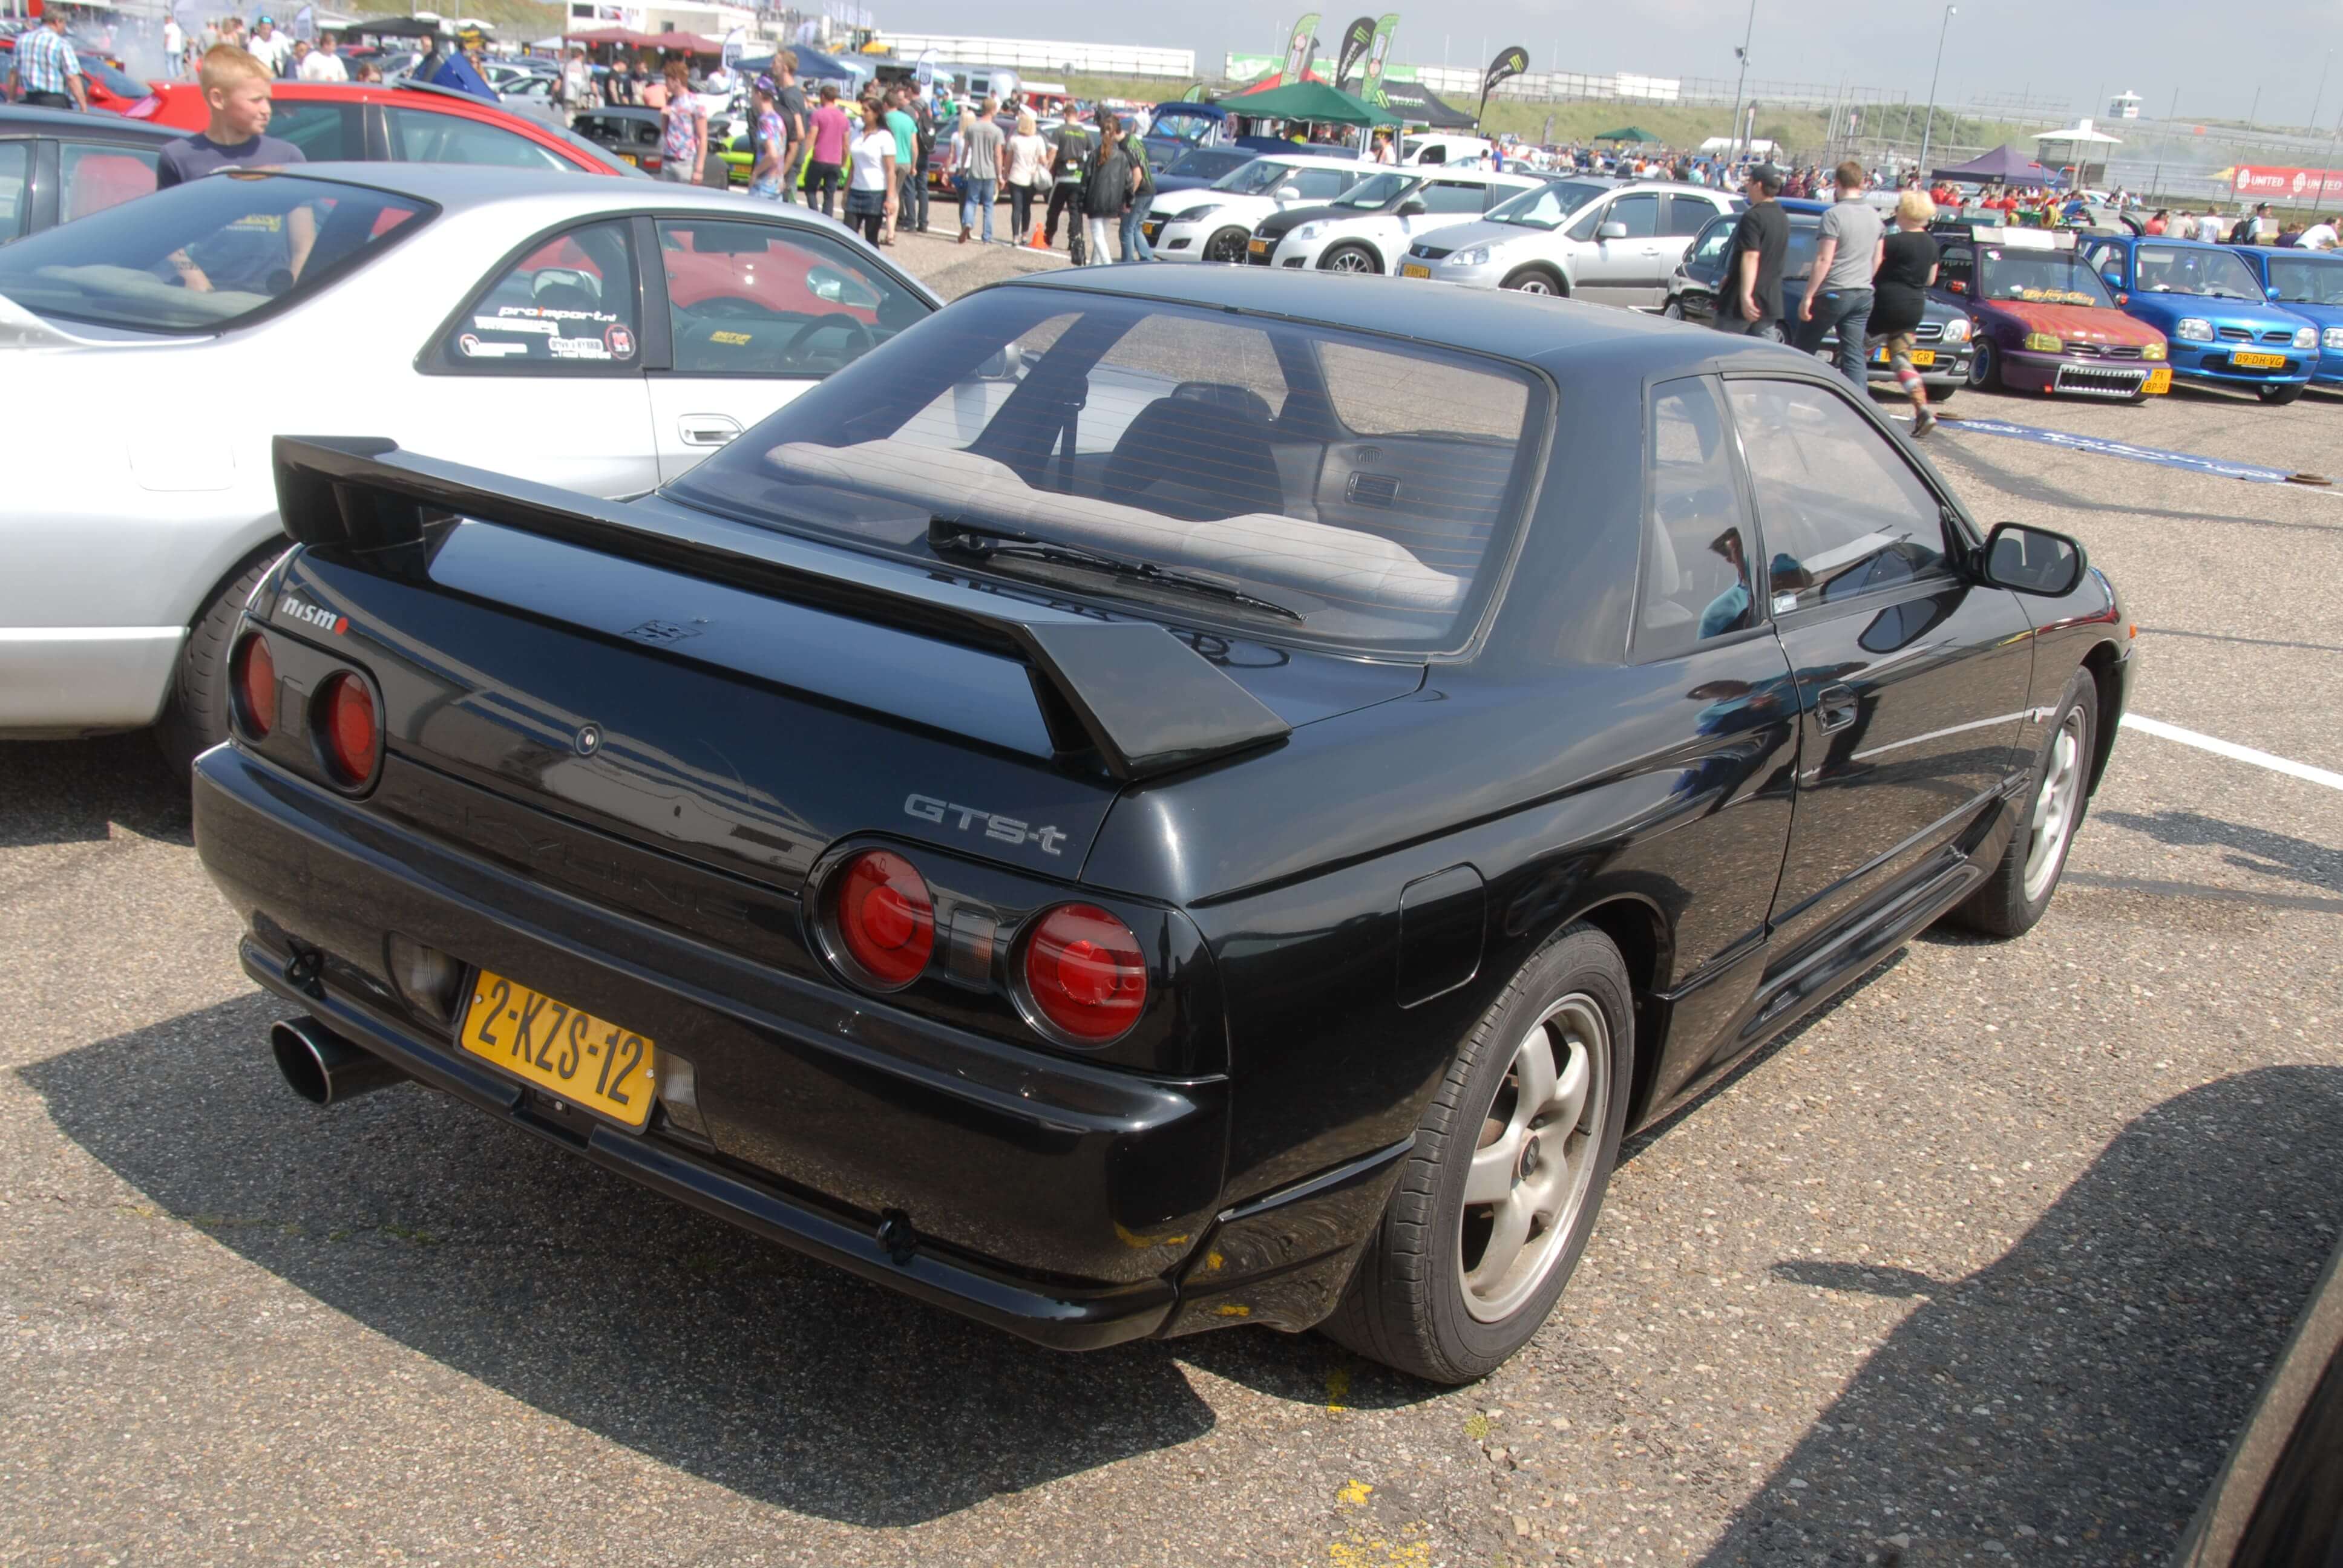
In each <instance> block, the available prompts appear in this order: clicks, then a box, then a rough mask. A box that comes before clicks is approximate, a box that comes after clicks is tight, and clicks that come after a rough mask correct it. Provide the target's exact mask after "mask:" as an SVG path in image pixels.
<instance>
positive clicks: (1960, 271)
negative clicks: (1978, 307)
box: [1936, 245, 1976, 294]
mask: <svg viewBox="0 0 2343 1568" xmlns="http://www.w3.org/2000/svg"><path fill="white" fill-rule="evenodd" d="M1936 282H1937V283H1938V284H1939V285H1940V286H1945V287H1948V288H1949V287H1951V286H1952V285H1954V284H1956V283H1957V284H1959V285H1960V286H1959V287H1958V288H1955V289H1953V292H1954V293H1955V294H1969V293H1973V292H1974V291H1975V286H1976V248H1975V247H1974V246H1966V245H1947V246H1943V247H1941V248H1940V249H1939V250H1938V251H1937V252H1936Z"/></svg>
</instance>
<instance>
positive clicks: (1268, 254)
mask: <svg viewBox="0 0 2343 1568" xmlns="http://www.w3.org/2000/svg"><path fill="white" fill-rule="evenodd" d="M1543 183H1544V182H1543V181H1542V180H1541V179H1540V178H1539V177H1538V176H1535V175H1501V174H1493V173H1491V172H1490V171H1489V170H1487V169H1450V168H1437V167H1425V168H1420V169H1406V170H1397V169H1386V170H1384V171H1383V172H1382V173H1380V174H1373V175H1369V176H1367V177H1366V178H1364V179H1363V180H1361V181H1360V182H1359V183H1358V184H1356V185H1354V186H1352V187H1351V188H1350V189H1349V190H1346V191H1344V192H1343V193H1342V195H1341V196H1336V197H1335V198H1334V199H1333V201H1332V202H1331V203H1328V204H1326V205H1324V206H1290V207H1285V208H1283V209H1282V210H1280V211H1277V212H1273V213H1272V214H1270V215H1269V216H1267V217H1265V218H1263V219H1262V220H1261V222H1259V223H1258V224H1255V225H1254V226H1253V231H1252V239H1251V240H1249V241H1248V242H1247V247H1246V256H1247V259H1248V260H1250V261H1252V263H1253V264H1254V265H1255V266H1283V267H1298V268H1301V269H1302V270H1304V271H1321V272H1390V271H1391V270H1392V269H1393V267H1394V266H1397V265H1398V263H1399V258H1400V257H1401V256H1403V254H1405V252H1406V250H1407V247H1408V244H1409V242H1410V241H1411V240H1412V239H1413V237H1414V236H1417V235H1420V234H1426V233H1430V232H1431V231H1433V230H1434V229H1443V228H1450V227H1453V226H1455V224H1456V222H1457V220H1458V219H1459V218H1461V217H1464V216H1474V217H1477V216H1480V215H1481V214H1482V213H1483V212H1486V211H1487V210H1488V209H1489V208H1490V207H1491V206H1493V205H1495V204H1497V203H1500V202H1504V201H1507V200H1510V199H1511V198H1513V197H1514V196H1519V195H1521V194H1522V193H1523V191H1526V190H1530V189H1533V188H1534V187H1535V186H1539V185H1541V184H1543Z"/></svg>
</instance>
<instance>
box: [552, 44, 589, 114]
mask: <svg viewBox="0 0 2343 1568" xmlns="http://www.w3.org/2000/svg"><path fill="white" fill-rule="evenodd" d="M553 101H554V105H555V106H556V107H557V108H558V109H559V110H560V111H561V123H562V124H563V125H565V126H575V125H576V124H577V123H578V116H579V115H581V114H584V113H586V112H588V110H590V109H592V108H593V107H594V67H593V66H591V65H588V64H587V63H586V51H585V49H584V48H583V47H582V46H580V45H570V49H569V58H568V60H567V61H565V62H563V64H562V66H561V72H560V75H557V76H555V77H554V78H553Z"/></svg>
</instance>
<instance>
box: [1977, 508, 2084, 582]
mask: <svg viewBox="0 0 2343 1568" xmlns="http://www.w3.org/2000/svg"><path fill="white" fill-rule="evenodd" d="M2090 564H2091V562H2090V558H2089V557H2088V556H2087V555H2085V554H2084V553H2083V541H2082V540H2080V539H2077V538H2071V537H2069V536H2067V535H2066V534H2054V533H2052V532H2051V531H2050V530H2049V529H2047V528H2028V527H2026V525H2025V524H2024V523H1996V524H1995V525H1994V529H1993V532H1992V533H1990V534H1987V535H1986V541H1985V555H1984V558H1983V565H1984V571H1983V573H1982V575H1983V577H1984V578H1985V580H1986V582H1988V583H1990V584H1992V585H1993V586H1994V587H1996V588H2008V589H2009V590H2010V591H2012V592H2013V593H2030V594H2040V595H2042V596H2044V597H2045V598H2058V597H2059V596H2060V595H2062V594H2069V593H2072V592H2074V591H2075V588H2076V587H2077V585H2078V584H2080V583H2081V582H2082V580H2083V573H2084V572H2085V571H2086V570H2087V569H2088V568H2089V567H2090Z"/></svg>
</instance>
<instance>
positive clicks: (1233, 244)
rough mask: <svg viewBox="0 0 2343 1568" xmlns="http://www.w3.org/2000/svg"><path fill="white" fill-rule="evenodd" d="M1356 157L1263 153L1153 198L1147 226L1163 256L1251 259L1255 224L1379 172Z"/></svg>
mask: <svg viewBox="0 0 2343 1568" xmlns="http://www.w3.org/2000/svg"><path fill="white" fill-rule="evenodd" d="M1374 167H1375V166H1373V164H1363V163H1361V162H1359V160H1357V159H1356V158H1328V157H1320V156H1315V155H1310V154H1296V155H1292V156H1288V155H1284V154H1277V155H1273V156H1263V157H1258V158H1254V159H1252V160H1251V161H1250V162H1248V163H1246V164H1245V165H1244V166H1242V167H1241V168H1237V169H1232V170H1231V171H1230V172H1229V173H1227V174H1225V175H1222V176H1221V177H1220V178H1219V179H1216V180H1214V181H1213V182H1212V184H1211V185H1208V186H1204V187H1202V189H1200V190H1184V191H1172V192H1170V193H1169V194H1166V195H1160V196H1154V197H1152V198H1151V199H1150V200H1149V203H1148V207H1147V216H1145V217H1144V218H1143V219H1141V233H1143V234H1145V235H1146V236H1147V243H1148V244H1149V245H1151V246H1153V247H1154V248H1155V258H1156V259H1157V260H1158V261H1226V262H1242V261H1243V260H1244V259H1245V252H1246V246H1247V245H1248V244H1249V243H1250V242H1251V241H1252V229H1253V226H1254V225H1255V224H1257V223H1259V222H1260V221H1261V220H1262V218H1264V217H1267V216H1269V215H1270V214H1271V213H1273V212H1278V211H1281V210H1282V209H1283V208H1286V207H1290V206H1304V205H1314V204H1317V203H1320V202H1328V201H1332V200H1333V199H1334V198H1335V197H1336V196H1341V195H1342V193H1343V192H1344V191H1346V190H1348V189H1350V188H1351V187H1352V186H1354V185H1356V184H1358V182H1359V181H1360V180H1362V179H1363V178H1365V177H1367V176H1369V175H1371V174H1373V172H1374Z"/></svg>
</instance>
